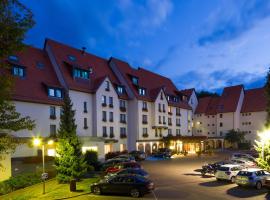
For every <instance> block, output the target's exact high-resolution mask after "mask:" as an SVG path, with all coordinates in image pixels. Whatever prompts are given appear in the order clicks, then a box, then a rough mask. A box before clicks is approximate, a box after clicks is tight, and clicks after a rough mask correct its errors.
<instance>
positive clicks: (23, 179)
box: [0, 173, 41, 195]
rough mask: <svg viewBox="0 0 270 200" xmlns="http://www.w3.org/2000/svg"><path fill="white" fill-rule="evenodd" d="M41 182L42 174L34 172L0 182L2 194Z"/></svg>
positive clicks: (0, 192)
mask: <svg viewBox="0 0 270 200" xmlns="http://www.w3.org/2000/svg"><path fill="white" fill-rule="evenodd" d="M39 182H41V178H40V175H38V174H33V173H25V174H20V175H17V176H14V177H10V178H9V179H8V180H6V181H3V182H0V195H1V194H7V193H9V192H12V191H14V190H18V189H21V188H25V187H28V186H30V185H34V184H36V183H39Z"/></svg>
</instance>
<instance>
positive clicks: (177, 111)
mask: <svg viewBox="0 0 270 200" xmlns="http://www.w3.org/2000/svg"><path fill="white" fill-rule="evenodd" d="M176 115H177V116H181V112H180V108H176Z"/></svg>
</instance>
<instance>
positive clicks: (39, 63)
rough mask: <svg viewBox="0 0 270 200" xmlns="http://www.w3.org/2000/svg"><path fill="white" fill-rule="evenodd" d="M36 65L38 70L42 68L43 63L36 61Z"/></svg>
mask: <svg viewBox="0 0 270 200" xmlns="http://www.w3.org/2000/svg"><path fill="white" fill-rule="evenodd" d="M36 65H37V68H39V69H43V68H44V63H43V62H40V61H37V63H36Z"/></svg>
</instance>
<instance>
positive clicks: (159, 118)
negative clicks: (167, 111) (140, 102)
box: [158, 116, 162, 124]
mask: <svg viewBox="0 0 270 200" xmlns="http://www.w3.org/2000/svg"><path fill="white" fill-rule="evenodd" d="M158 123H159V124H161V123H162V122H161V116H158Z"/></svg>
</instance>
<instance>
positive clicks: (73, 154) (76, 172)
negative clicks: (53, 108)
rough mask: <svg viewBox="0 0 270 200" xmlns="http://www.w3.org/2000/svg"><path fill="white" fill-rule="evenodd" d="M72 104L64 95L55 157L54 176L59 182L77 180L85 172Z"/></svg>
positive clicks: (67, 96)
mask: <svg viewBox="0 0 270 200" xmlns="http://www.w3.org/2000/svg"><path fill="white" fill-rule="evenodd" d="M72 106H73V104H72V102H71V99H70V97H69V95H68V94H66V95H64V105H63V106H62V113H61V118H60V128H59V130H58V132H57V138H58V144H57V148H56V152H57V156H56V158H55V165H56V171H57V176H56V178H57V180H58V182H60V183H70V182H71V180H79V179H80V178H81V177H82V175H83V174H84V173H85V172H86V162H85V161H84V157H83V154H82V150H81V149H82V145H81V142H80V141H79V138H78V136H77V134H76V128H77V126H76V124H75V118H74V116H75V111H74V110H72Z"/></svg>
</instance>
